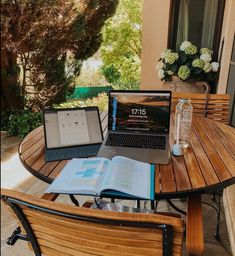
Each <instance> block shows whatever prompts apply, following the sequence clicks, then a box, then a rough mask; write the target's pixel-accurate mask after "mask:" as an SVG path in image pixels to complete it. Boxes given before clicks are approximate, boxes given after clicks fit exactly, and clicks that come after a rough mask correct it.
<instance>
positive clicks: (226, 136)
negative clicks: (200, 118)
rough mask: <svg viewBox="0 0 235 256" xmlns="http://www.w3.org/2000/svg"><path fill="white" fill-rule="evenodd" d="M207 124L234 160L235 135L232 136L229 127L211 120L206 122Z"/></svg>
mask: <svg viewBox="0 0 235 256" xmlns="http://www.w3.org/2000/svg"><path fill="white" fill-rule="evenodd" d="M207 122H208V123H209V124H210V127H211V129H213V130H214V131H215V132H216V134H217V136H218V137H219V139H220V140H221V141H222V143H223V144H224V146H225V147H226V148H227V150H228V151H229V152H230V154H231V156H232V157H233V159H235V134H233V133H232V132H231V130H230V129H229V128H228V127H229V126H227V125H225V124H223V123H218V122H215V121H213V120H207Z"/></svg>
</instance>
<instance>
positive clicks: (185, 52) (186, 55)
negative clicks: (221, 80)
mask: <svg viewBox="0 0 235 256" xmlns="http://www.w3.org/2000/svg"><path fill="white" fill-rule="evenodd" d="M156 69H157V72H158V76H159V77H160V78H161V80H164V81H170V82H172V81H173V82H174V84H176V83H175V80H179V81H192V82H193V83H194V84H197V82H198V81H203V82H204V84H205V82H206V83H210V82H213V81H215V80H216V77H217V73H218V70H219V63H218V62H212V51H211V50H210V49H208V48H201V49H198V47H197V46H196V45H193V44H192V43H191V42H189V41H184V42H182V44H181V45H180V48H179V50H178V51H172V50H171V49H166V50H164V52H162V53H161V57H160V59H159V60H158V62H157V65H156ZM207 89H208V88H207Z"/></svg>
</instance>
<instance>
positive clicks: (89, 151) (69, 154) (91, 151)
mask: <svg viewBox="0 0 235 256" xmlns="http://www.w3.org/2000/svg"><path fill="white" fill-rule="evenodd" d="M100 146H101V144H96V145H89V146H82V147H81V146H79V147H72V148H71V147H70V148H58V149H51V150H47V151H46V152H45V158H46V161H56V160H63V159H72V158H76V157H88V156H96V155H97V154H98V151H99V149H100Z"/></svg>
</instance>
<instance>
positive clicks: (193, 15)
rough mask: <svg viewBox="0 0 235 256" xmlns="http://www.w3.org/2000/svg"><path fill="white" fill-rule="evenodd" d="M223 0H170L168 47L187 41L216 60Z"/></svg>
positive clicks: (177, 45)
mask: <svg viewBox="0 0 235 256" xmlns="http://www.w3.org/2000/svg"><path fill="white" fill-rule="evenodd" d="M224 5H225V0H172V4H171V23H170V30H169V36H168V39H169V40H168V47H169V48H171V49H177V48H178V47H179V45H180V44H181V42H183V41H184V40H188V41H190V42H192V43H193V44H195V45H197V46H198V47H208V48H210V49H212V50H213V56H214V58H215V59H217V58H218V51H219V42H220V35H221V29H222V21H223V13H224Z"/></svg>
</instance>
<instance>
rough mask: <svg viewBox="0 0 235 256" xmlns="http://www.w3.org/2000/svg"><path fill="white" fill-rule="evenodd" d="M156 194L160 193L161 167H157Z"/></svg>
mask: <svg viewBox="0 0 235 256" xmlns="http://www.w3.org/2000/svg"><path fill="white" fill-rule="evenodd" d="M154 185H155V193H160V171H159V165H158V164H157V165H156V166H155V184H154Z"/></svg>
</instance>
